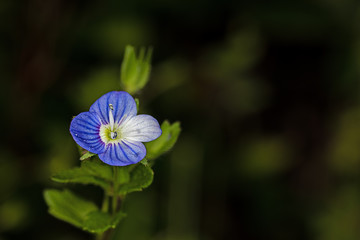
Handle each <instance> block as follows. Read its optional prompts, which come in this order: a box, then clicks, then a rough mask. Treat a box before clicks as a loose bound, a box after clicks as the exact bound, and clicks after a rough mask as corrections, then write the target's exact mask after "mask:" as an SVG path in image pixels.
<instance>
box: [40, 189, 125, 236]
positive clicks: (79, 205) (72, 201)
mask: <svg viewBox="0 0 360 240" xmlns="http://www.w3.org/2000/svg"><path fill="white" fill-rule="evenodd" d="M44 198H45V201H46V203H47V205H48V206H49V213H50V214H51V215H53V216H54V217H56V218H58V219H60V220H63V221H65V222H68V223H70V224H72V225H74V226H76V227H79V228H81V229H83V230H85V231H88V232H91V233H102V232H104V231H106V230H108V229H109V228H115V227H116V225H117V224H118V223H119V222H120V220H121V219H123V218H124V217H125V216H126V215H125V214H124V213H122V212H119V213H117V214H116V215H115V216H114V217H112V216H111V215H110V214H108V213H105V212H101V211H100V210H99V209H98V207H97V206H96V205H95V204H94V203H93V202H90V201H87V200H85V199H82V198H80V197H78V196H77V195H75V194H74V193H72V192H71V191H69V190H64V191H60V190H55V189H49V190H45V191H44Z"/></svg>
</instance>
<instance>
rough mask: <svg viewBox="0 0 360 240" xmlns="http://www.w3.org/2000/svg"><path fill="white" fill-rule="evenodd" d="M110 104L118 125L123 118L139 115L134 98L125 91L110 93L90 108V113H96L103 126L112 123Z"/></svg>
mask: <svg viewBox="0 0 360 240" xmlns="http://www.w3.org/2000/svg"><path fill="white" fill-rule="evenodd" d="M109 104H112V106H113V109H114V110H113V112H112V114H113V116H114V120H115V122H116V123H118V122H120V120H121V118H122V117H123V116H128V117H132V116H135V115H136V113H137V109H136V103H135V100H134V98H133V97H132V96H131V95H130V94H128V93H127V92H123V91H113V92H109V93H107V94H105V95H103V96H102V97H100V98H99V99H98V100H96V102H94V103H93V105H91V107H90V112H93V113H96V114H97V115H98V116H99V117H100V119H101V122H102V123H103V124H108V123H110V120H109V110H110V107H109Z"/></svg>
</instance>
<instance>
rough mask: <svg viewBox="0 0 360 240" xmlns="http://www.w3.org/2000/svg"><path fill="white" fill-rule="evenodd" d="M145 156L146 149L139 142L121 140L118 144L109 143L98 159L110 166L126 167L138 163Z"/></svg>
mask: <svg viewBox="0 0 360 240" xmlns="http://www.w3.org/2000/svg"><path fill="white" fill-rule="evenodd" d="M145 155H146V148H145V146H144V144H142V143H141V142H132V141H126V140H121V141H120V142H118V143H110V144H108V145H107V146H106V150H105V152H104V153H101V154H99V158H100V159H101V160H102V161H103V162H104V163H106V164H109V165H112V166H126V165H130V164H134V163H137V162H140V161H141V160H142V159H143V158H144V157H145Z"/></svg>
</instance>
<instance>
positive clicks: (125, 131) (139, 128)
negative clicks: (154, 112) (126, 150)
mask: <svg viewBox="0 0 360 240" xmlns="http://www.w3.org/2000/svg"><path fill="white" fill-rule="evenodd" d="M121 134H122V137H123V138H124V139H126V140H129V141H138V142H149V141H152V140H155V139H156V138H158V137H160V135H161V128H160V125H159V122H158V121H157V120H156V119H155V118H153V117H152V116H150V115H145V114H140V115H137V116H135V117H132V118H130V119H127V121H124V123H123V125H122V126H121Z"/></svg>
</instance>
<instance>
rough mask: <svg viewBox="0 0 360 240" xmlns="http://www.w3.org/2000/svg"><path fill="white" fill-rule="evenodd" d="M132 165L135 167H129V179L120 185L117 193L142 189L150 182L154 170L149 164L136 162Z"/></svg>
mask: <svg viewBox="0 0 360 240" xmlns="http://www.w3.org/2000/svg"><path fill="white" fill-rule="evenodd" d="M130 166H131V165H130ZM134 166H135V167H134V168H133V169H130V170H131V171H130V179H129V181H128V182H127V183H124V184H122V185H120V187H119V194H127V193H131V192H136V191H142V190H143V189H144V188H146V187H148V186H150V184H151V183H152V181H153V178H154V172H153V170H152V169H151V168H150V166H145V165H144V164H142V163H138V164H136V165H134Z"/></svg>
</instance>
